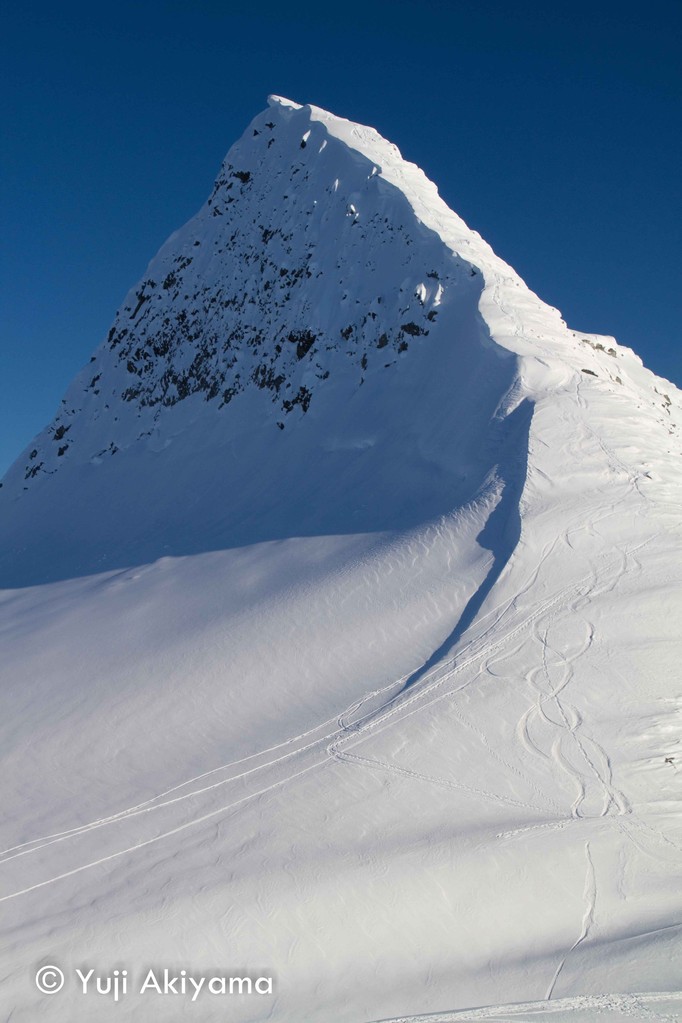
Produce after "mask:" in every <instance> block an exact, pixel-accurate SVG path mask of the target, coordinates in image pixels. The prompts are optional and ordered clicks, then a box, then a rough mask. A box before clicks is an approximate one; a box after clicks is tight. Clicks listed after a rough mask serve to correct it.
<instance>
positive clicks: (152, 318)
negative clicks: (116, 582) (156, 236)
mask: <svg viewBox="0 0 682 1023" xmlns="http://www.w3.org/2000/svg"><path fill="white" fill-rule="evenodd" d="M356 135H357V137H356ZM379 160H381V161H383V163H380V162H378V161H379ZM403 174H404V175H406V182H407V183H408V184H410V183H412V184H413V186H414V187H413V189H412V190H413V192H414V196H415V198H412V199H411V198H409V197H408V194H407V193H406V192H404V191H403V190H402V189H401V188H400V187H399V186H400V185H401V182H402V179H401V175H403ZM413 178H414V181H413V180H412V179H413ZM421 190H425V194H426V198H427V199H429V198H432V197H433V196H435V194H436V193H435V189H434V187H433V186H432V185H430V184H429V183H428V182H426V179H425V178H424V177H423V175H422V174H421V172H419V171H417V169H416V168H412V167H411V166H410V165H408V164H404V163H403V161H402V160H401V158H400V155H399V153H398V152H397V150H396V149H395V147H393V146H391V145H390V144H388V143H386V142H385V141H384V140H382V139H381V138H380V137H379V136H378V135H376V133H372V132H371V131H370V130H369V129H360V128H359V127H357V126H349V125H348V123H347V122H344V121H341V120H340V119H337V118H333V117H331V115H327V114H324V113H323V112H322V111H318V110H316V108H310V107H306V108H301V107H296V106H295V105H292V104H290V103H288V102H286V101H281V100H273V101H272V106H271V107H270V108H269V109H268V110H267V111H265V112H264V113H263V114H261V115H260V116H259V117H257V118H256V119H255V120H254V121H253V122H252V124H251V125H250V126H249V128H248V129H247V131H246V133H245V135H244V137H243V138H242V139H241V140H240V141H239V142H238V143H237V144H236V145H235V146H234V147H233V148H232V149H231V150H230V152H229V154H228V156H227V158H226V160H225V162H224V164H223V166H222V168H221V171H220V174H219V176H218V179H217V181H216V183H215V186H214V188H213V191H212V193H211V196H210V197H209V199H208V200H207V202H206V204H205V205H204V206H203V207H202V209H201V210H200V211H199V213H198V214H197V215H196V217H194V218H193V219H192V220H191V221H190V222H189V223H188V224H186V225H185V227H184V228H182V229H181V230H180V231H179V232H177V233H176V234H174V235H173V236H172V237H171V238H170V239H169V241H168V242H167V243H166V244H165V245H164V246H163V247H162V249H161V251H160V252H159V254H158V255H157V256H156V257H155V259H154V260H152V262H151V263H150V265H149V267H148V269H147V272H146V274H145V276H144V278H143V280H142V281H141V282H140V284H139V285H137V286H136V287H135V288H133V289H132V291H131V292H130V293H129V295H128V296H127V298H126V299H125V301H124V303H123V306H122V308H121V310H120V311H119V313H118V315H117V317H116V320H115V322H114V325H113V326H112V328H111V330H110V332H109V335H108V337H107V339H106V341H105V342H104V343H103V344H102V345H101V346H100V348H99V349H98V351H97V352H96V354H95V355H94V356H93V357H92V360H91V362H90V363H89V365H88V366H87V367H86V368H85V369H84V370H83V371H82V372H81V374H80V375H79V376H78V377H77V378H76V380H75V381H74V383H73V385H72V386H71V388H70V389H69V391H68V393H67V395H66V397H65V399H64V401H63V402H62V406H61V409H60V411H59V413H58V414H57V416H56V418H55V419H54V421H53V422H52V423H51V424H50V425H49V426H48V427H47V429H46V430H44V431H43V433H42V434H41V435H40V436H39V437H38V438H36V440H35V441H34V442H33V443H32V444H30V445H29V447H28V448H27V450H26V452H24V454H23V455H22V456H21V457H20V458H19V460H18V461H17V463H16V464H15V466H14V467H13V468H12V469H11V470H10V472H9V473H8V475H7V478H6V480H5V484H4V487H3V490H2V492H0V503H1V504H2V506H3V508H2V516H3V520H4V522H5V524H6V525H5V529H6V533H5V535H6V536H7V537H8V543H7V544H6V545H5V553H4V559H3V563H2V564H3V568H4V578H5V580H6V581H8V582H11V583H12V584H21V583H27V582H36V581H44V580H47V579H51V578H59V577H65V576H69V575H79V574H83V573H84V572H88V571H93V570H98V569H101V568H104V567H115V566H119V567H121V566H124V565H127V564H131V559H132V563H137V562H140V561H143V562H147V561H150V560H153V559H154V558H156V557H159V556H161V555H163V554H168V553H176V554H183V553H194V552H197V551H201V550H205V549H211V548H219V547H224V546H226V545H230V546H234V545H235V544H236V543H244V542H254V541H257V540H264V539H277V538H281V537H282V536H288V535H291V534H292V531H293V533H294V534H299V535H300V534H302V533H303V534H305V533H310V532H314V533H319V532H320V531H322V532H324V533H347V532H352V533H357V532H363V531H365V532H367V531H377V530H382V529H384V528H395V527H402V528H406V527H409V526H412V525H414V524H415V523H418V522H423V521H424V520H425V519H428V518H433V517H435V516H437V515H440V514H443V513H446V512H448V511H450V510H451V509H452V508H453V507H454V506H456V505H458V504H461V503H462V501H463V500H465V499H471V498H473V497H474V496H475V495H476V493H477V492H478V490H479V489H480V487H481V486H482V484H483V481H484V479H485V478H486V476H488V475H489V474H490V472H491V471H492V468H493V466H494V465H495V464H496V463H497V461H498V460H499V450H498V448H499V443H500V440H501V438H502V436H503V433H502V432H501V431H500V429H499V422H500V421H501V420H502V419H503V418H504V416H505V415H506V414H507V412H508V411H509V410H510V409H513V408H514V406H515V404H516V403H517V401H518V397H517V396H515V395H514V394H513V390H514V387H515V385H516V379H517V368H516V362H515V357H514V356H513V355H512V354H511V353H510V352H508V351H506V350H505V349H504V348H502V347H501V346H497V345H495V344H492V343H491V342H490V333H489V327H488V326H487V325H486V323H485V322H484V321H483V319H482V317H481V313H480V310H479V303H480V299H481V292H482V289H483V286H484V282H483V277H482V274H481V272H480V270H479V269H478V268H477V267H476V266H474V265H473V264H472V263H471V261H470V260H468V259H465V258H464V257H463V256H460V255H459V254H458V253H457V252H455V251H454V250H453V248H452V244H448V243H446V242H445V241H444V240H443V238H442V237H441V236H440V234H439V233H438V230H437V228H438V226H439V225H438V223H437V222H435V221H434V223H433V224H430V225H427V224H426V223H425V222H424V220H422V219H420V217H419V215H418V213H417V210H416V207H417V206H418V205H419V202H421V199H420V195H421ZM410 194H411V193H410ZM446 214H447V217H448V218H449V219H448V223H450V225H451V226H452V223H454V224H455V225H461V227H457V230H461V231H462V232H463V235H464V236H466V238H465V239H464V240H466V239H468V238H469V236H471V238H474V236H473V234H472V232H468V230H467V229H466V228H465V227H464V225H462V224H461V221H459V219H458V218H456V217H455V215H454V214H452V213H450V212H449V211H447V210H446ZM450 241H451V242H452V239H451V240H450ZM460 247H461V248H465V247H466V246H465V245H464V244H462V245H461V246H460ZM536 301H537V300H536ZM256 468H257V473H255V472H254V469H256ZM256 475H257V479H256V478H255V477H256ZM372 477H373V478H375V479H376V480H382V481H383V485H382V487H381V488H377V491H376V493H375V494H374V495H373V499H372V502H371V503H368V502H367V501H365V500H363V499H362V497H361V496H360V495H359V493H358V490H359V488H360V487H361V486H362V485H363V483H362V481H363V480H366V479H367V478H372ZM254 487H255V490H254ZM264 488H265V492H264ZM320 489H324V490H325V491H326V492H327V498H326V500H325V501H324V502H323V504H324V508H325V509H326V511H324V512H323V511H322V510H321V507H320V502H319V501H316V500H315V498H314V495H315V494H316V493H317V492H319V491H320ZM48 505H49V513H48V512H47V508H48ZM84 507H87V509H88V511H87V514H86V515H83V514H82V509H83V508H84ZM41 509H42V511H41ZM218 509H220V512H218ZM48 516H49V517H48ZM41 517H42V518H43V524H42V526H41V527H38V528H37V520H40V519H41ZM259 520H260V521H259ZM27 529H28V530H29V531H30V534H31V536H30V538H29V537H28V534H27V532H26V530H27ZM40 537H42V538H43V539H42V540H41V539H40ZM103 537H105V539H103Z"/></svg>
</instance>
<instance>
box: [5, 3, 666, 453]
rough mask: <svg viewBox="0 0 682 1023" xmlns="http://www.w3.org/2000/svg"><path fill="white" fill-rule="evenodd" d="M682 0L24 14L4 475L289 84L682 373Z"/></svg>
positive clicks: (15, 33)
mask: <svg viewBox="0 0 682 1023" xmlns="http://www.w3.org/2000/svg"><path fill="white" fill-rule="evenodd" d="M680 37H682V5H680V4H679V2H677V0H674V2H673V0H669V2H660V0H653V2H649V3H647V4H640V5H637V6H636V7H635V6H631V7H629V6H628V5H626V4H623V3H618V4H616V3H610V2H607V3H600V2H599V0H594V2H593V3H589V4H588V3H582V2H578V3H571V4H570V5H569V4H561V3H558V4H548V3H524V2H523V0H519V2H517V3H514V4H511V3H500V2H486V0H469V2H466V3H464V2H462V3H460V2H458V0H450V2H446V0H419V2H415V0H391V2H390V3H388V2H383V0H366V2H364V3H358V2H355V0H348V2H345V3H343V4H342V5H338V6H333V7H330V6H329V5H327V4H323V3H321V2H320V3H315V4H313V3H307V2H305V3H290V4H288V5H287V4H285V3H277V4H273V3H269V2H267V0H263V2H261V3H259V4H257V5H255V4H250V3H247V2H243V3H231V2H230V3H227V2H218V0H184V2H181V0H149V2H144V3H130V2H128V0H120V2H118V3H117V4H115V5H96V4H92V3H87V4H85V3H69V2H68V0H65V2H63V3H59V4H58V3H33V2H31V0H26V2H25V3H24V4H23V5H13V6H12V8H6V10H5V13H4V15H3V31H2V40H1V41H0V59H1V60H2V68H3V75H4V77H5V82H4V89H3V91H4V94H5V96H6V104H5V105H6V114H5V131H4V133H3V140H2V168H3V171H2V173H3V182H4V189H3V196H2V200H1V202H2V224H3V267H2V313H1V315H2V345H1V349H0V472H3V471H4V470H5V469H6V468H7V466H8V465H9V464H10V462H11V461H12V460H13V458H14V457H15V456H16V455H17V454H18V453H19V451H20V450H21V449H22V448H23V447H24V445H25V444H27V443H28V442H29V440H30V439H31V438H32V436H33V435H34V434H35V433H36V432H37V431H38V430H39V429H40V428H41V427H42V426H44V425H45V423H46V422H47V421H48V420H49V419H50V418H51V417H52V415H53V413H54V411H55V409H56V407H57V405H58V403H59V400H60V398H61V396H62V394H63V392H64V390H65V389H66V387H67V385H68V383H69V381H70V380H71V378H72V377H73V376H74V375H75V373H76V372H77V370H78V369H79V368H80V367H81V365H82V364H83V363H85V362H86V361H87V360H88V358H89V356H90V354H91V352H92V351H93V349H94V348H95V347H96V346H97V345H98V344H99V343H100V341H101V340H102V339H103V337H104V335H105V334H106V332H107V330H108V328H109V326H110V323H111V321H112V319H113V316H114V313H115V311H116V309H117V307H118V304H119V303H120V301H121V299H122V298H123V296H124V294H125V292H126V291H127V290H128V288H129V287H130V286H131V285H132V284H133V283H135V282H136V280H137V279H138V278H139V277H140V276H141V275H142V274H143V272H144V269H145V267H146V265H147V263H148V261H149V260H150V259H151V257H152V256H153V255H154V253H155V252H156V250H157V249H158V247H159V246H160V244H161V243H162V242H163V241H164V240H165V238H166V237H167V236H168V235H169V234H170V233H171V232H172V231H173V230H175V229H176V228H177V227H179V226H180V225H181V224H182V223H183V222H184V221H185V220H187V219H188V218H189V217H190V216H191V215H192V214H193V213H194V212H195V211H196V209H197V208H198V207H199V206H200V205H201V203H202V202H203V201H204V199H205V197H206V195H207V194H208V193H209V191H210V189H211V185H212V181H213V177H214V175H215V173H216V172H217V169H218V166H219V164H220V161H221V160H222V157H223V156H224V154H225V152H226V151H227V149H228V148H229V146H230V145H231V144H232V142H233V141H234V140H235V139H236V138H237V137H238V136H239V135H241V133H242V132H243V130H244V129H245V127H246V125H247V123H248V122H249V121H250V120H251V118H252V117H253V116H254V115H255V114H256V113H257V112H258V111H259V110H261V109H262V108H263V107H264V106H265V99H266V96H267V94H268V93H270V92H275V93H279V94H281V95H284V96H288V97H290V98H291V99H295V100H297V101H298V102H311V103H315V104H317V105H318V106H322V107H326V108H327V109H330V110H333V111H334V112H335V113H337V114H340V115H342V116H345V117H349V118H351V119H352V120H356V121H360V122H363V123H367V124H371V125H373V126H374V127H376V128H377V129H378V130H379V131H380V132H381V133H382V134H383V135H385V136H387V137H388V138H390V139H391V140H392V141H393V142H395V143H396V144H397V145H398V146H399V148H400V149H401V151H402V153H403V155H404V156H406V157H407V158H409V159H410V160H413V161H414V162H416V163H418V164H419V165H420V166H422V167H423V168H424V170H425V171H426V173H427V174H428V175H429V176H430V177H431V178H433V179H434V180H435V181H436V183H437V184H438V186H439V189H440V191H441V194H442V195H443V196H444V198H445V199H446V201H447V202H448V203H449V205H450V206H452V207H453V209H455V210H456V211H457V212H458V213H459V214H460V215H461V216H463V217H464V219H465V220H466V221H467V222H468V223H469V224H470V225H471V226H472V227H474V228H476V229H477V230H478V231H480V233H481V234H482V235H483V236H484V237H485V238H486V239H487V240H488V241H489V242H490V243H491V244H492V245H493V247H494V248H495V250H496V251H497V252H498V253H499V255H501V256H502V257H503V258H504V259H506V260H507V261H508V262H509V263H511V264H512V265H513V266H514V267H515V268H516V269H517V270H518V272H519V273H520V274H521V275H522V276H523V277H524V278H525V280H526V281H527V282H528V284H529V285H530V286H531V287H532V288H533V290H535V291H536V292H537V293H538V294H539V295H540V296H541V297H542V298H544V299H545V300H546V301H548V302H550V303H552V304H553V305H556V306H557V307H558V308H560V309H561V310H562V312H563V314H564V317H565V318H566V320H567V321H568V323H569V324H570V325H571V326H573V327H575V328H577V329H582V330H585V331H597V332H602V333H608V334H615V336H616V337H617V338H618V340H619V341H620V342H621V343H622V344H627V345H629V346H630V347H632V348H634V349H635V350H636V351H637V352H638V353H639V354H640V355H641V356H642V358H643V359H644V361H645V363H646V364H647V365H649V366H650V368H652V369H653V370H655V371H656V372H657V373H660V374H662V375H664V376H667V377H668V378H669V379H672V380H673V381H674V382H676V383H677V384H678V385H682V348H681V346H680V329H679V323H680V314H681V312H682V310H681V305H682V288H681V287H680V280H679V262H680V259H679V257H680V241H681V239H680V224H681V223H682V218H681V217H680V212H681V209H680V207H681V202H680V167H681V166H682V153H681V149H682V143H681V136H682V133H681V131H680V129H681V127H682V118H681V117H680V92H681V88H680V86H681V84H682V73H681V71H680V59H679V52H678V46H679V39H680Z"/></svg>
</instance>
